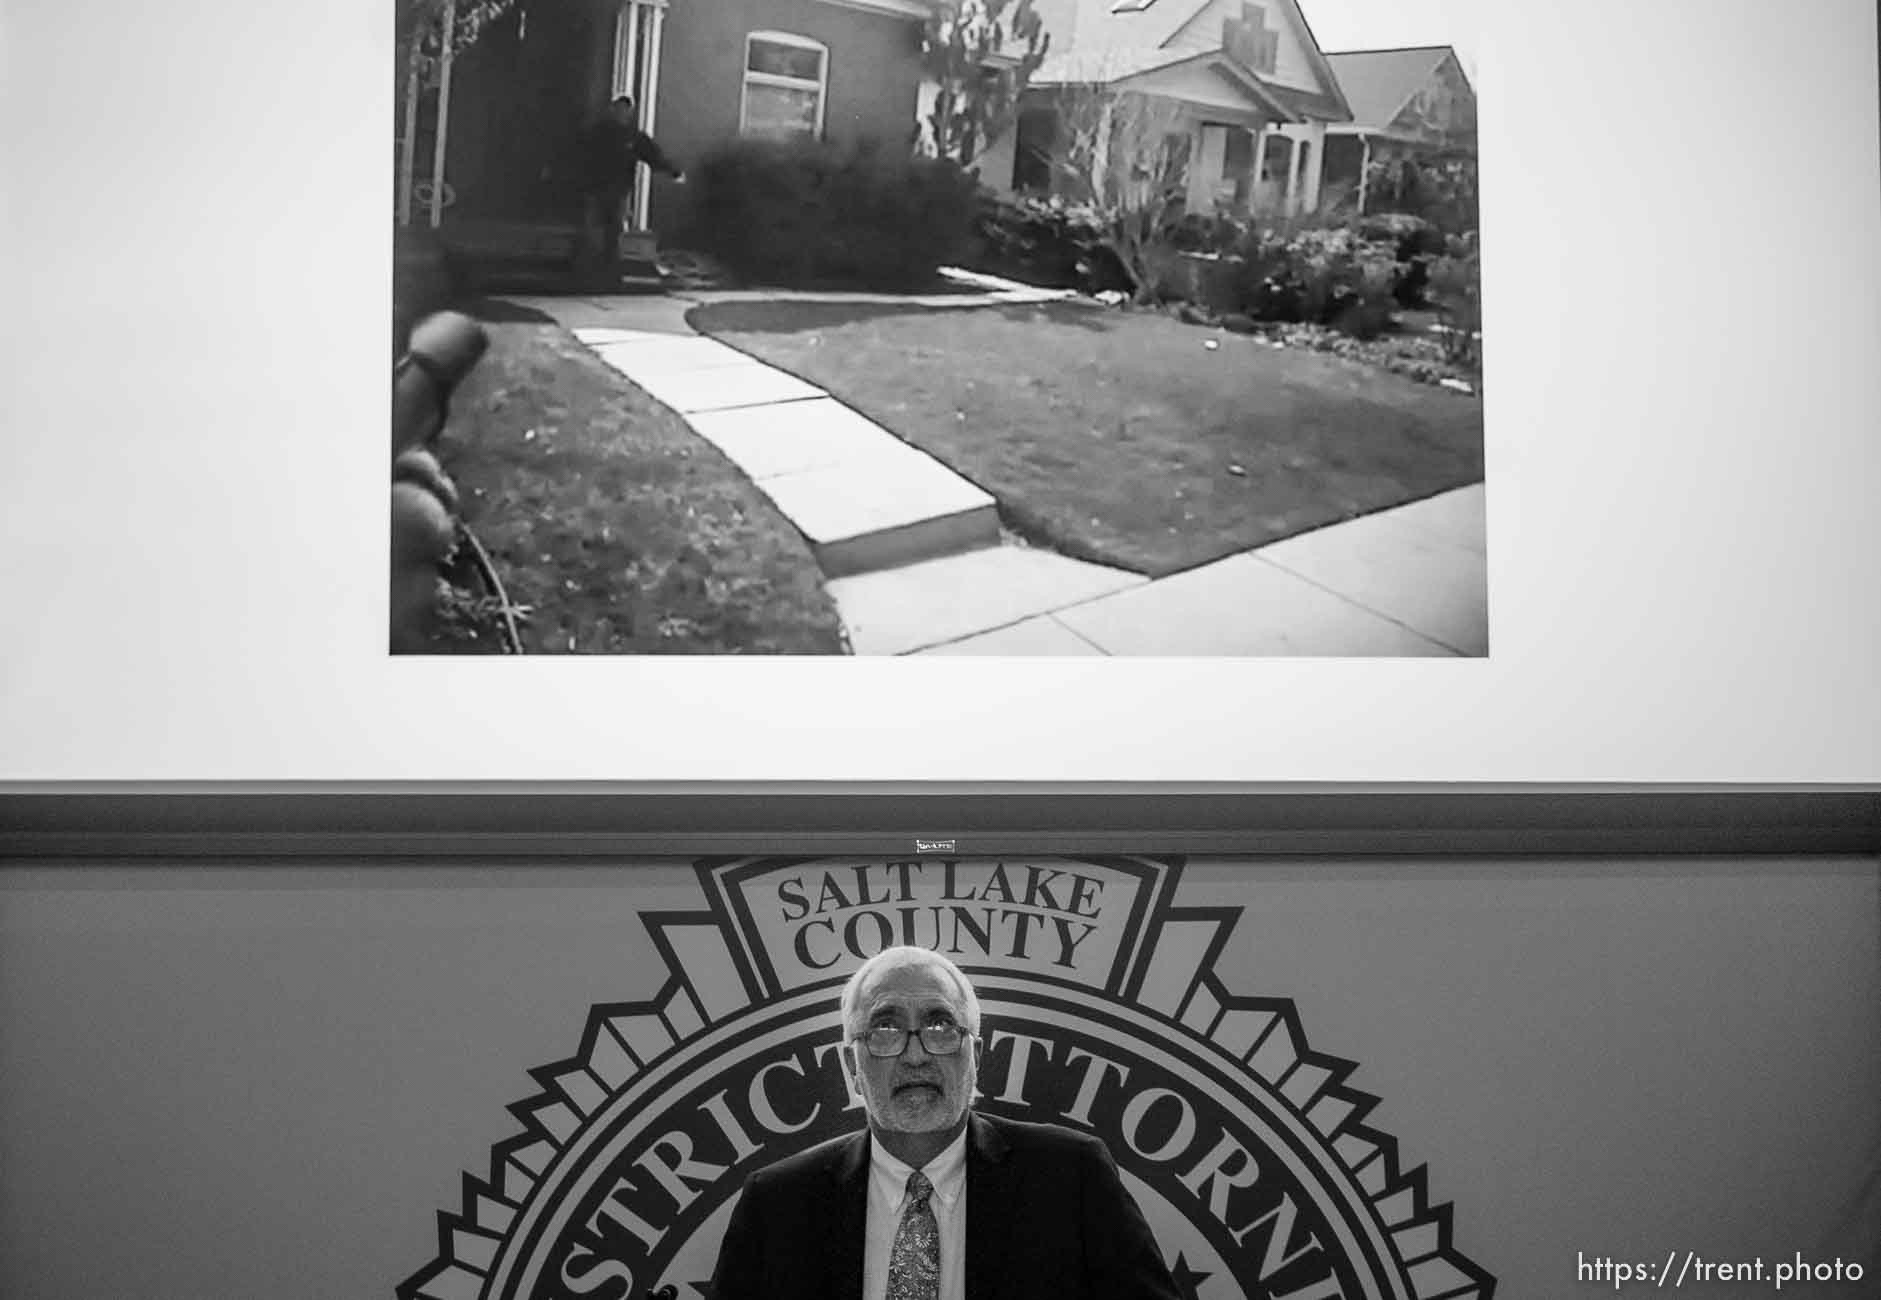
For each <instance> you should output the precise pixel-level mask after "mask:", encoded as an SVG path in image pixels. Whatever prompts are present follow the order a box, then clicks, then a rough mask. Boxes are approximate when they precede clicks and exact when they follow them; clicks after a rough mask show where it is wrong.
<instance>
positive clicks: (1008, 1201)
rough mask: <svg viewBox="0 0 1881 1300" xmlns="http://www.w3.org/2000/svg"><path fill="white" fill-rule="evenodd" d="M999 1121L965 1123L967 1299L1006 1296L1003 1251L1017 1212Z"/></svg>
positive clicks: (978, 1119) (974, 1118)
mask: <svg viewBox="0 0 1881 1300" xmlns="http://www.w3.org/2000/svg"><path fill="white" fill-rule="evenodd" d="M1006 1146H1007V1144H1006V1139H1005V1137H1004V1135H1002V1134H1001V1133H1000V1131H999V1125H998V1123H997V1121H994V1120H989V1119H986V1118H985V1117H983V1116H981V1115H979V1114H977V1113H975V1114H974V1115H972V1116H970V1117H969V1118H968V1120H967V1286H966V1293H967V1300H988V1298H989V1297H992V1296H997V1295H1001V1294H1004V1293H1005V1292H1006V1290H1007V1289H1008V1288H1007V1286H1006V1282H1007V1277H1006V1272H1007V1270H1006V1246H1007V1239H1008V1237H1009V1235H1010V1233H1011V1231H1012V1222H1013V1219H1014V1217H1015V1215H1016V1214H1017V1212H1018V1208H1019V1207H1018V1197H1017V1191H1018V1189H1017V1187H1016V1186H1015V1185H1014V1179H1013V1168H1012V1166H1011V1165H1010V1164H1008V1163H1007V1161H1006Z"/></svg>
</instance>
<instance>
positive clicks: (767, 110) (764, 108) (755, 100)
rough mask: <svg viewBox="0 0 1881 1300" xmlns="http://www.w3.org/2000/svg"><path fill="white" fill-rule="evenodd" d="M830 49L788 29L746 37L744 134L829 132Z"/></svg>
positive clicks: (741, 116) (778, 136) (785, 136)
mask: <svg viewBox="0 0 1881 1300" xmlns="http://www.w3.org/2000/svg"><path fill="white" fill-rule="evenodd" d="M828 84H829V47H828V46H825V45H822V44H820V43H819V42H817V41H813V40H809V39H807V38H806V37H802V36H792V35H790V34H789V33H788V32H753V33H751V35H750V36H748V37H747V38H746V39H745V88H744V103H743V107H742V108H741V110H740V113H739V122H738V129H739V131H740V133H741V134H744V135H755V136H765V137H769V138H771V139H789V138H790V137H792V136H799V135H806V136H810V137H812V138H815V137H818V136H821V135H822V134H823V94H824V91H825V89H826V88H827V87H828Z"/></svg>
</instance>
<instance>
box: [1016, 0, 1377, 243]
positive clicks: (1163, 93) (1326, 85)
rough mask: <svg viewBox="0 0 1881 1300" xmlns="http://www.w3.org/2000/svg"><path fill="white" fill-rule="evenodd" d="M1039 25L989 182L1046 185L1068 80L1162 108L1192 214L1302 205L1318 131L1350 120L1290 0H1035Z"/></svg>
mask: <svg viewBox="0 0 1881 1300" xmlns="http://www.w3.org/2000/svg"><path fill="white" fill-rule="evenodd" d="M1034 7H1035V9H1036V10H1037V11H1038V13H1039V15H1040V17H1041V18H1042V20H1043V21H1044V24H1045V30H1046V31H1047V32H1049V33H1050V35H1051V47H1050V52H1049V54H1048V56H1047V58H1046V60H1045V62H1044V63H1043V64H1041V65H1040V67H1039V68H1038V70H1037V71H1036V72H1034V73H1033V74H1032V78H1031V83H1030V86H1029V87H1028V89H1027V92H1026V94H1025V96H1024V98H1023V99H1022V100H1021V103H1020V112H1019V117H1018V121H1017V122H1016V124H1015V126H1014V128H1013V129H1012V130H1011V131H1009V132H1008V133H1007V134H1006V135H1005V136H1004V137H1003V138H1001V139H1000V140H996V141H994V142H993V143H992V145H991V146H990V147H989V148H988V150H987V151H986V153H985V155H984V157H983V161H982V163H981V167H980V178H981V180H982V181H984V182H985V183H986V184H988V185H990V186H991V187H993V188H994V189H1000V190H1008V191H1022V192H1038V191H1049V190H1051V189H1052V188H1053V178H1052V168H1051V162H1050V159H1051V157H1052V155H1053V153H1054V151H1055V150H1056V149H1057V148H1058V147H1059V145H1060V133H1061V120H1060V117H1059V110H1058V108H1057V107H1056V105H1058V104H1059V103H1061V102H1062V101H1061V99H1060V96H1062V95H1063V93H1064V92H1066V91H1067V90H1071V89H1074V88H1080V87H1083V88H1099V89H1101V90H1103V91H1106V92H1111V93H1115V94H1119V95H1141V96H1144V97H1146V98H1148V99H1150V100H1153V101H1157V102H1159V103H1161V104H1164V105H1168V106H1173V107H1174V108H1175V109H1176V110H1177V111H1176V112H1175V114H1174V115H1173V116H1174V119H1175V121H1176V122H1177V124H1178V129H1179V131H1180V132H1182V133H1183V134H1184V135H1185V138H1186V140H1187V159H1188V162H1187V166H1186V173H1187V174H1186V176H1185V178H1184V184H1185V186H1186V193H1185V196H1184V197H1185V198H1186V199H1187V203H1188V208H1189V210H1190V211H1192V212H1210V211H1230V212H1238V213H1248V212H1262V211H1285V212H1310V211H1313V210H1314V209H1315V208H1317V207H1318V205H1319V192H1320V176H1321V170H1322V167H1323V163H1324V151H1325V141H1326V132H1327V130H1328V128H1329V127H1331V126H1332V125H1334V124H1338V123H1344V122H1347V121H1350V120H1351V116H1352V114H1351V111H1350V109H1349V108H1348V106H1347V105H1346V102H1345V99H1344V97H1343V95H1342V94H1341V92H1340V89H1339V82H1338V79H1337V77H1336V76H1335V75H1334V74H1333V70H1332V67H1331V65H1330V64H1328V63H1327V61H1326V57H1325V55H1324V54H1323V53H1321V51H1320V48H1319V43H1318V41H1317V40H1316V39H1315V38H1314V36H1313V32H1312V29H1311V27H1309V26H1308V25H1307V22H1306V17H1305V15H1304V14H1302V13H1301V12H1300V8H1299V5H1298V4H1297V3H1295V0H1034Z"/></svg>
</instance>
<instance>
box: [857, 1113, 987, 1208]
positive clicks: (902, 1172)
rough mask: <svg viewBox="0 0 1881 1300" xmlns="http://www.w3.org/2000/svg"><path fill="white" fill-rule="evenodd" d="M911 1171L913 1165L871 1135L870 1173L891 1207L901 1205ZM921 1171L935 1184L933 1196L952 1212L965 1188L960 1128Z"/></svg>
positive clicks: (964, 1152) (963, 1143) (964, 1150)
mask: <svg viewBox="0 0 1881 1300" xmlns="http://www.w3.org/2000/svg"><path fill="white" fill-rule="evenodd" d="M913 1172H914V1166H913V1165H911V1164H909V1163H908V1162H907V1161H905V1160H903V1159H901V1158H900V1157H899V1156H897V1155H895V1154H893V1153H892V1152H890V1151H889V1150H888V1149H887V1148H886V1147H884V1146H883V1145H882V1144H881V1143H880V1142H878V1141H876V1140H875V1137H874V1135H873V1134H871V1135H870V1137H869V1174H870V1176H871V1177H872V1178H873V1179H874V1180H875V1182H876V1185H877V1186H878V1187H879V1188H880V1189H881V1190H882V1191H883V1192H884V1193H886V1195H887V1197H888V1200H889V1202H890V1203H891V1204H894V1205H900V1204H901V1200H902V1196H903V1195H904V1193H905V1192H906V1191H907V1186H908V1175H909V1174H911V1173H913ZM921 1172H922V1173H924V1174H926V1175H927V1179H928V1181H929V1182H930V1183H932V1184H934V1196H935V1198H936V1199H937V1200H939V1201H940V1203H941V1205H942V1207H943V1208H945V1209H949V1210H951V1209H952V1208H953V1206H954V1202H955V1201H956V1200H957V1199H959V1196H960V1193H961V1192H963V1191H965V1190H966V1186H967V1131H966V1129H964V1128H963V1129H961V1130H960V1133H959V1136H957V1137H955V1138H954V1140H953V1141H952V1142H949V1143H948V1144H947V1146H946V1148H945V1149H943V1150H942V1151H941V1153H940V1154H939V1155H937V1156H935V1157H934V1158H933V1159H932V1160H930V1161H928V1162H927V1163H926V1164H925V1165H922V1166H921Z"/></svg>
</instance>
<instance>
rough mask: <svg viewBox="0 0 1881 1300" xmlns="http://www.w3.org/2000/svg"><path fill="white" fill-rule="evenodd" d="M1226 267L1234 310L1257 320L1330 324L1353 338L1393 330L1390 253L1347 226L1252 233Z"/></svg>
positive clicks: (1300, 226)
mask: <svg viewBox="0 0 1881 1300" xmlns="http://www.w3.org/2000/svg"><path fill="white" fill-rule="evenodd" d="M1231 263H1232V265H1233V266H1234V267H1235V270H1234V272H1233V296H1234V298H1235V301H1236V304H1237V308H1236V310H1237V311H1238V312H1239V313H1240V314H1242V315H1245V316H1248V317H1251V318H1252V319H1254V320H1257V321H1269V322H1274V323H1281V324H1309V325H1331V326H1334V327H1336V328H1338V329H1340V330H1343V331H1345V332H1346V333H1349V334H1352V335H1354V336H1355V337H1358V338H1373V337H1376V336H1377V335H1378V334H1381V333H1383V332H1384V331H1385V330H1386V329H1388V328H1389V327H1390V325H1391V310H1392V307H1393V297H1392V290H1393V286H1394V285H1395V284H1396V281H1397V264H1396V263H1395V262H1394V261H1393V258H1392V250H1391V248H1390V246H1389V245H1386V244H1381V243H1377V242H1374V241H1370V240H1366V239H1364V238H1361V235H1360V232H1359V231H1357V230H1355V229H1353V228H1351V227H1348V226H1311V225H1305V224H1297V223H1296V224H1295V226H1294V228H1293V229H1292V230H1290V231H1289V230H1285V229H1282V230H1274V229H1256V230H1249V231H1248V232H1246V234H1245V235H1244V236H1243V237H1242V240H1241V242H1240V244H1239V245H1238V246H1237V247H1236V249H1235V250H1234V253H1233V254H1232V257H1231Z"/></svg>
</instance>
